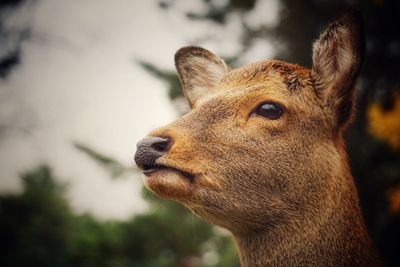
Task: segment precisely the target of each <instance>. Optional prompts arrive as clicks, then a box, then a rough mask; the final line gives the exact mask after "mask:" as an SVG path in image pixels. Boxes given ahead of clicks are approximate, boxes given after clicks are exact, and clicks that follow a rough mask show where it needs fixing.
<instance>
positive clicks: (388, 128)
mask: <svg viewBox="0 0 400 267" xmlns="http://www.w3.org/2000/svg"><path fill="white" fill-rule="evenodd" d="M367 116H368V132H369V133H371V134H372V135H373V136H375V137H376V138H378V139H380V140H382V141H384V142H386V143H387V144H388V145H389V146H390V147H392V148H393V149H394V150H397V149H400V94H397V95H396V96H395V99H394V106H393V108H392V109H391V110H387V111H385V110H383V108H382V107H381V106H380V105H379V104H377V103H373V104H371V105H370V106H369V107H368V109H367Z"/></svg>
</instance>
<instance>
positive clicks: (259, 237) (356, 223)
mask: <svg viewBox="0 0 400 267" xmlns="http://www.w3.org/2000/svg"><path fill="white" fill-rule="evenodd" d="M345 179H346V180H347V185H346V186H347V187H348V188H346V190H345V191H346V192H342V194H334V195H333V198H334V199H333V201H330V202H331V203H335V204H334V205H333V206H332V207H331V208H329V209H323V210H321V211H318V212H310V213H309V214H307V215H306V216H305V217H303V218H302V219H301V220H297V221H290V222H288V223H287V224H284V225H279V226H276V227H274V228H266V229H258V230H255V231H248V232H246V233H233V235H234V239H235V241H236V246H237V248H238V250H239V253H240V261H241V265H242V267H250V266H379V265H380V264H379V260H378V257H377V254H376V252H375V250H374V248H373V245H372V242H371V240H370V237H369V235H368V233H367V230H366V228H365V225H364V222H363V219H362V216H361V212H360V208H359V203H358V196H357V192H356V189H355V187H354V184H353V179H352V177H351V175H349V177H346V178H345Z"/></svg>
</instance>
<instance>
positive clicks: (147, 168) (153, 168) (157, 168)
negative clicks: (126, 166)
mask: <svg viewBox="0 0 400 267" xmlns="http://www.w3.org/2000/svg"><path fill="white" fill-rule="evenodd" d="M141 167H142V169H143V174H144V175H146V176H150V175H151V174H153V173H156V172H161V171H167V172H176V173H178V174H179V175H180V176H182V177H184V178H186V179H187V180H189V181H190V182H193V179H194V176H193V174H191V173H188V172H186V171H183V170H180V169H177V168H173V167H170V166H166V165H162V164H153V165H144V166H141Z"/></svg>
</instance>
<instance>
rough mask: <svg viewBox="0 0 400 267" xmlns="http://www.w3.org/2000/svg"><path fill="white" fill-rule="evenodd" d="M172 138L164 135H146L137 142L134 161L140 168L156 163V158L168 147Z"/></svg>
mask: <svg viewBox="0 0 400 267" xmlns="http://www.w3.org/2000/svg"><path fill="white" fill-rule="evenodd" d="M171 144H172V140H171V139H170V138H165V137H157V136H148V137H145V138H143V139H142V140H141V141H139V142H138V144H137V150H136V153H135V162H136V164H137V165H138V166H139V167H140V168H142V169H143V168H145V166H152V165H155V164H156V160H157V159H158V158H159V157H161V156H163V155H164V154H165V153H166V152H167V151H168V149H170V147H171Z"/></svg>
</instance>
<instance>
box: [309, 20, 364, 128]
mask: <svg viewBox="0 0 400 267" xmlns="http://www.w3.org/2000/svg"><path fill="white" fill-rule="evenodd" d="M363 53H364V35H363V27H362V18H361V15H360V14H358V13H351V14H350V13H348V14H345V15H344V16H342V17H341V18H340V19H338V20H337V21H335V22H333V23H332V24H330V25H329V26H328V28H327V29H326V30H325V32H323V33H322V34H321V35H320V37H319V39H318V40H317V41H316V42H315V43H314V46H313V66H312V68H311V78H312V80H313V85H314V89H315V92H316V94H317V96H318V97H319V99H320V100H321V101H322V104H323V105H324V106H325V107H328V108H331V109H332V111H333V114H334V117H335V123H336V126H337V129H338V130H340V129H344V128H345V126H346V125H347V123H348V122H349V121H350V120H351V118H352V115H353V113H354V84H355V80H356V77H357V74H358V72H359V69H360V66H361V62H362V57H363Z"/></svg>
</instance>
